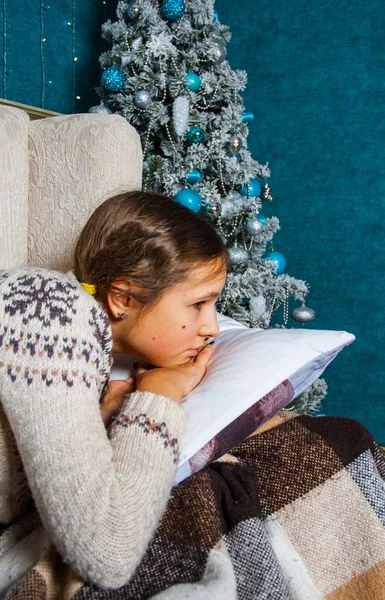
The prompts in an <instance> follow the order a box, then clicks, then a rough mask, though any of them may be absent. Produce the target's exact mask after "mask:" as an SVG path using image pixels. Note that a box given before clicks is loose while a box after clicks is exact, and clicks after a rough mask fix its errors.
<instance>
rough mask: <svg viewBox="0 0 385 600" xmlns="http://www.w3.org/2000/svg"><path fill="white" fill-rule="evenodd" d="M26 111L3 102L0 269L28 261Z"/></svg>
mask: <svg viewBox="0 0 385 600" xmlns="http://www.w3.org/2000/svg"><path fill="white" fill-rule="evenodd" d="M28 122H29V117H28V115H27V113H25V112H24V111H22V110H19V109H18V108H13V107H11V106H2V105H0V140H1V143H0V173H1V186H0V268H1V269H12V268H15V267H21V266H25V265H26V264H27V224H28Z"/></svg>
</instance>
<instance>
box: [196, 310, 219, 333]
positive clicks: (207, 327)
mask: <svg viewBox="0 0 385 600" xmlns="http://www.w3.org/2000/svg"><path fill="white" fill-rule="evenodd" d="M199 333H200V335H202V336H204V337H217V336H218V335H219V326H218V320H217V313H216V312H215V311H214V313H213V315H212V316H211V317H210V320H209V321H208V320H206V321H205V323H204V324H203V325H202V327H201V328H200V331H199Z"/></svg>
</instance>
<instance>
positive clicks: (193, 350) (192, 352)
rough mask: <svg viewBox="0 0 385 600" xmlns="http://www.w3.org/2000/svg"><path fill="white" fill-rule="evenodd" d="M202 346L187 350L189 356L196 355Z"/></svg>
mask: <svg viewBox="0 0 385 600" xmlns="http://www.w3.org/2000/svg"><path fill="white" fill-rule="evenodd" d="M202 348H204V346H200V347H199V348H190V349H189V350H187V352H189V353H190V354H191V356H198V354H199V352H200V351H201V350H202Z"/></svg>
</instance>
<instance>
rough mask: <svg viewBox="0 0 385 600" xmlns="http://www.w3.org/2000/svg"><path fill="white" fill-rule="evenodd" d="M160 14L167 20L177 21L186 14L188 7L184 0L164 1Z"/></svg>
mask: <svg viewBox="0 0 385 600" xmlns="http://www.w3.org/2000/svg"><path fill="white" fill-rule="evenodd" d="M160 12H161V15H162V16H163V17H164V18H165V19H168V20H169V21H177V20H178V19H180V18H181V17H183V15H184V13H185V12H186V5H185V3H184V0H163V2H162V6H161V7H160Z"/></svg>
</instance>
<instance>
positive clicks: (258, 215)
mask: <svg viewBox="0 0 385 600" xmlns="http://www.w3.org/2000/svg"><path fill="white" fill-rule="evenodd" d="M255 218H256V219H258V221H261V223H262V225H266V217H265V215H263V214H262V213H258V214H257V215H255Z"/></svg>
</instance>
